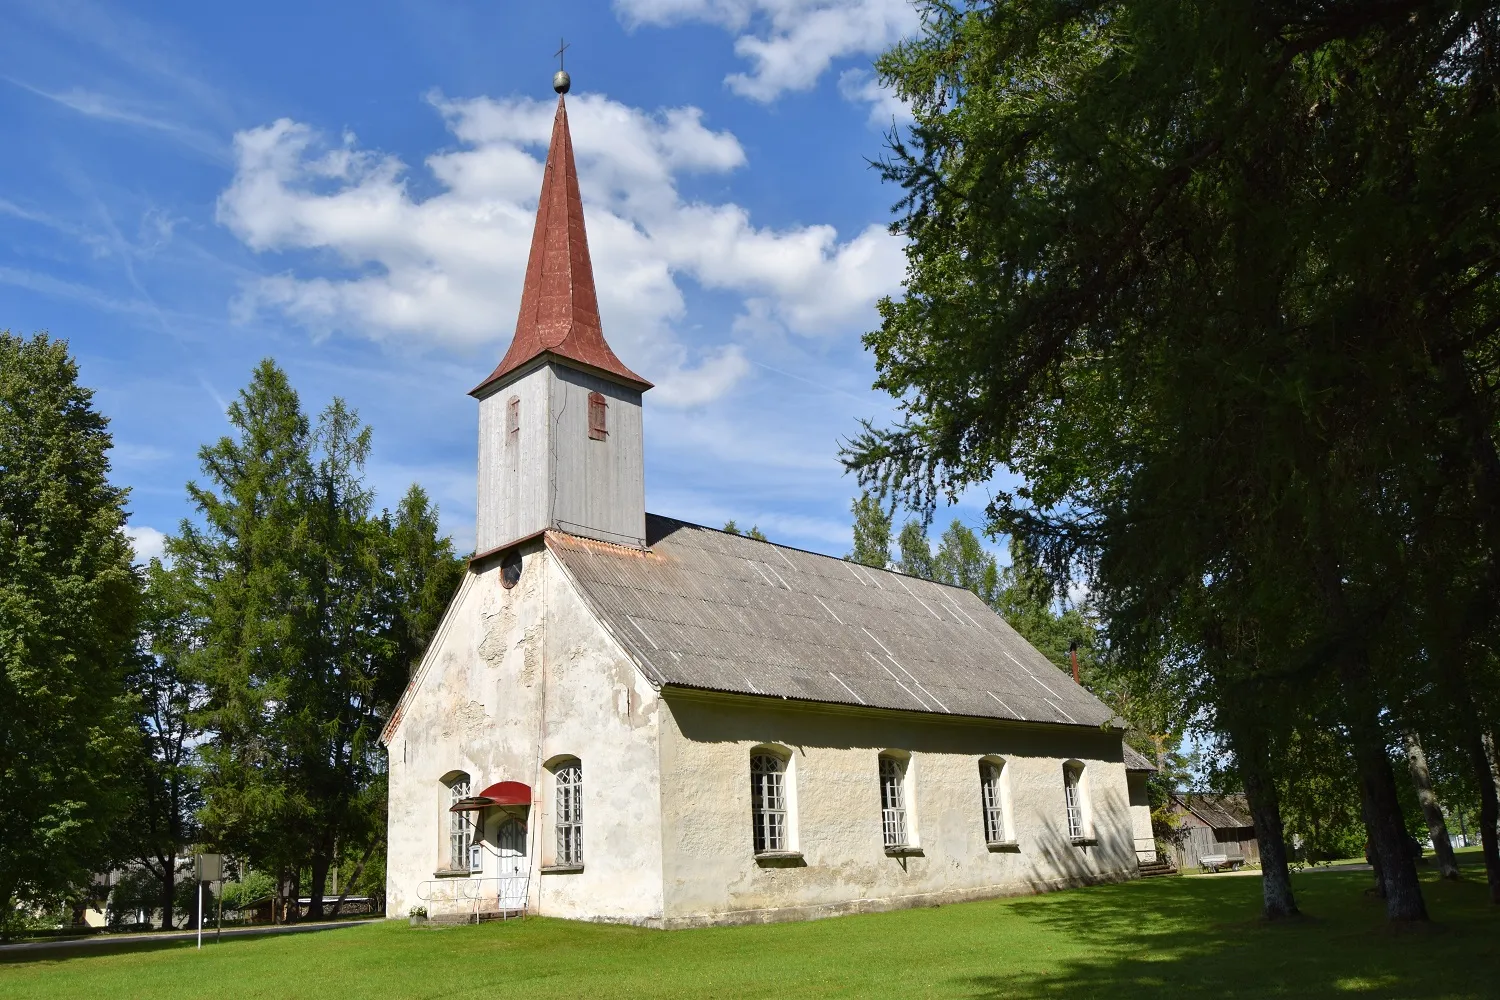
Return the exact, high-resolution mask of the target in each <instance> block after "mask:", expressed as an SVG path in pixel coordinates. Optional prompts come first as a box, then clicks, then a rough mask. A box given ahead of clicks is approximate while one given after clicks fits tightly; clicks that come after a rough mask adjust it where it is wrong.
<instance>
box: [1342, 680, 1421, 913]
mask: <svg viewBox="0 0 1500 1000" xmlns="http://www.w3.org/2000/svg"><path fill="white" fill-rule="evenodd" d="M1342 659H1343V662H1342V663H1341V664H1340V671H1339V673H1340V681H1341V682H1342V686H1343V688H1344V696H1345V707H1346V711H1347V713H1348V719H1347V721H1348V725H1349V735H1350V736H1351V737H1352V742H1353V744H1354V746H1353V749H1354V759H1355V763H1356V765H1357V767H1358V770H1359V781H1360V788H1361V790H1362V792H1363V795H1362V796H1361V798H1362V799H1363V801H1364V805H1365V812H1366V816H1367V817H1368V822H1369V831H1370V846H1371V847H1372V848H1373V849H1374V853H1375V854H1376V855H1377V856H1378V857H1379V859H1380V864H1379V871H1380V875H1381V881H1382V884H1383V885H1384V887H1385V912H1386V917H1387V918H1388V919H1390V920H1392V921H1400V922H1403V923H1404V922H1415V921H1425V920H1426V919H1427V904H1426V903H1425V902H1424V901H1423V899H1422V886H1421V884H1420V883H1419V882H1418V881H1417V866H1416V859H1415V858H1413V857H1412V855H1411V849H1410V847H1409V846H1408V843H1407V835H1406V824H1405V822H1404V821H1403V819H1402V815H1401V801H1400V799H1399V798H1398V796H1397V792H1396V772H1395V770H1394V769H1393V768H1392V767H1391V758H1390V756H1389V755H1388V754H1387V753H1386V744H1385V735H1384V733H1382V732H1381V728H1380V713H1379V703H1378V701H1377V699H1376V698H1375V694H1374V692H1373V691H1372V690H1371V689H1370V685H1369V677H1368V672H1367V664H1366V662H1365V655H1364V653H1363V651H1355V650H1349V651H1346V652H1345V653H1344V655H1343V657H1342Z"/></svg>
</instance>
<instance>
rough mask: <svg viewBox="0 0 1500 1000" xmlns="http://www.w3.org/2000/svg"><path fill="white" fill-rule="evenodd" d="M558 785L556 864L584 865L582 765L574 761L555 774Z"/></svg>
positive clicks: (560, 768)
mask: <svg viewBox="0 0 1500 1000" xmlns="http://www.w3.org/2000/svg"><path fill="white" fill-rule="evenodd" d="M554 777H555V780H556V782H557V863H558V864H560V865H581V864H583V765H582V764H580V763H578V762H577V761H575V762H573V763H571V764H565V765H563V766H562V767H559V768H558V769H557V771H556V772H554Z"/></svg>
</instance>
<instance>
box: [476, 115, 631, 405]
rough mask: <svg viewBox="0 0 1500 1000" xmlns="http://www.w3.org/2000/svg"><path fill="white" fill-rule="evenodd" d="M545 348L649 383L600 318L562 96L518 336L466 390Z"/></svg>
mask: <svg viewBox="0 0 1500 1000" xmlns="http://www.w3.org/2000/svg"><path fill="white" fill-rule="evenodd" d="M542 354H554V355H556V356H558V357H559V358H564V359H566V360H569V361H574V362H577V363H578V364H580V365H582V366H584V367H585V368H590V369H594V370H595V371H598V372H599V373H601V374H603V375H606V376H612V377H614V378H616V379H618V380H620V381H622V382H626V383H628V384H630V385H631V386H633V387H635V388H638V389H642V390H644V389H649V388H651V383H650V382H647V381H646V380H645V379H643V378H641V377H640V376H639V375H637V374H636V373H635V372H633V371H631V370H630V369H629V368H626V367H625V365H624V363H623V362H621V361H620V359H619V358H617V357H615V352H614V351H612V350H610V349H609V344H607V343H606V342H605V340H604V330H603V328H602V327H601V326H600V324H599V298H598V296H597V295H596V294H595V292H594V267H593V265H592V264H591V263H590V262H589V242H588V236H587V234H586V233H585V232H584V229H583V199H582V197H581V196H580V195H579V193H578V168H577V167H575V166H574V164H573V138H572V136H570V135H569V134H568V109H567V105H566V104H564V103H563V99H562V97H561V95H559V96H558V98H557V117H556V118H554V119H553V121H552V145H551V146H550V147H549V148H548V149H547V166H546V169H545V171H544V173H543V174H542V197H541V201H540V202H539V203H538V204H537V207H536V229H535V230H533V231H532V234H531V256H530V257H529V258H528V259H527V261H526V284H525V286H524V287H523V288H522V289H521V315H520V317H519V318H518V319H517V320H516V336H515V339H514V340H512V341H511V342H510V350H508V351H506V352H505V357H504V358H503V359H502V360H501V362H500V364H499V366H498V367H497V368H496V369H495V370H494V371H493V372H491V373H490V375H489V377H488V378H486V379H485V380H484V381H483V382H481V383H479V385H478V386H476V387H475V388H474V389H473V391H471V392H470V393H469V395H471V396H477V395H480V394H481V393H482V392H483V390H484V389H485V388H486V387H488V386H489V385H490V384H491V383H492V382H494V381H495V380H496V379H499V378H503V377H504V376H505V375H507V374H509V373H510V372H513V371H515V370H516V369H518V368H520V367H521V366H522V365H524V364H526V363H527V362H528V361H530V360H532V359H533V358H536V357H538V356H539V355H542Z"/></svg>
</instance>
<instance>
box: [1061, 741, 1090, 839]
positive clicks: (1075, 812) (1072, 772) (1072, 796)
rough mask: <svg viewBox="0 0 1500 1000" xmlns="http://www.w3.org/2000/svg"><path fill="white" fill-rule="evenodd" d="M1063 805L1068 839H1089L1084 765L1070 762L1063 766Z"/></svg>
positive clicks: (1074, 761)
mask: <svg viewBox="0 0 1500 1000" xmlns="http://www.w3.org/2000/svg"><path fill="white" fill-rule="evenodd" d="M1063 804H1064V806H1065V808H1066V810H1067V821H1068V839H1069V840H1084V839H1087V837H1088V799H1087V796H1085V795H1084V788H1083V764H1082V763H1080V762H1078V761H1076V760H1070V761H1066V762H1065V763H1064V764H1063Z"/></svg>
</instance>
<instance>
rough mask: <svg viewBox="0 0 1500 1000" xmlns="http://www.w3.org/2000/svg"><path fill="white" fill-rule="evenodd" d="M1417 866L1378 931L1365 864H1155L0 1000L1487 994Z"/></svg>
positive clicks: (294, 950)
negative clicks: (881, 909) (1201, 873)
mask: <svg viewBox="0 0 1500 1000" xmlns="http://www.w3.org/2000/svg"><path fill="white" fill-rule="evenodd" d="M1474 875H1475V873H1473V872H1472V871H1471V872H1470V876H1469V877H1470V880H1469V881H1466V882H1461V883H1457V884H1453V883H1440V882H1437V881H1434V880H1432V878H1431V876H1430V875H1424V878H1425V879H1426V880H1427V881H1426V882H1425V885H1424V888H1425V890H1426V893H1427V900H1428V906H1429V907H1430V909H1431V911H1432V915H1433V917H1434V925H1433V926H1432V927H1429V928H1421V929H1417V930H1404V931H1402V930H1393V929H1391V928H1389V927H1387V926H1386V924H1385V921H1384V915H1383V906H1382V904H1381V903H1380V901H1379V900H1376V899H1374V898H1373V897H1369V896H1366V895H1365V894H1364V889H1365V888H1366V886H1368V884H1369V881H1370V879H1369V875H1368V874H1367V873H1363V872H1358V873H1338V872H1322V873H1302V874H1298V875H1296V876H1294V885H1295V888H1296V891H1297V893H1298V898H1299V901H1300V903H1301V904H1302V907H1303V910H1304V911H1305V912H1306V914H1307V916H1306V917H1304V918H1303V919H1301V920H1298V921H1295V922H1291V923H1288V924H1277V925H1267V924H1263V923H1261V922H1260V920H1259V919H1258V918H1257V916H1256V914H1257V913H1258V902H1259V894H1260V880H1259V879H1255V878H1223V879H1156V880H1150V881H1143V882H1131V883H1126V884H1123V885H1111V886H1098V887H1094V888H1089V889H1077V890H1072V891H1069V892H1059V893H1053V894H1051V895H1047V896H1033V897H1026V898H1020V899H1008V900H996V901H992V902H983V903H966V904H963V905H958V906H944V907H937V908H931V909H919V910H905V911H901V912H896V913H882V914H872V915H868V916H859V917H844V918H840V919H834V920H821V921H815V922H812V923H802V924H771V925H763V926H754V927H725V928H711V929H707V930H697V931H674V932H670V933H665V932H661V931H645V930H639V929H636V928H631V927H610V926H603V925H593V924H577V923H568V922H565V921H560V920H543V919H535V918H533V919H529V920H524V921H513V922H510V923H506V924H500V923H494V924H483V925H481V926H477V927H453V928H447V929H414V928H410V927H408V926H406V924H405V923H404V922H389V923H384V924H377V925H368V926H363V927H350V928H341V929H338V930H332V931H322V932H317V933H309V934H302V935H287V936H282V937H264V938H241V939H238V940H231V939H226V940H225V941H224V943H222V944H220V945H217V946H205V947H204V949H203V951H202V952H201V953H200V952H196V951H194V950H193V948H192V945H191V943H184V944H174V943H169V942H153V943H151V944H150V945H149V946H147V947H136V948H129V949H127V948H126V947H125V946H123V945H122V946H119V947H118V948H114V949H111V948H108V947H107V946H106V947H104V948H102V949H97V950H96V949H89V950H84V949H76V950H71V951H70V952H68V953H57V952H54V953H51V954H45V955H35V954H33V955H28V956H25V957H20V956H17V955H8V956H5V957H3V958H0V996H4V997H69V998H71V997H84V996H96V997H109V998H111V1000H116V998H123V997H152V998H172V997H206V996H224V997H234V998H236V1000H239V998H247V1000H248V998H254V997H333V998H345V997H378V998H380V1000H394V998H399V997H433V998H438V997H441V998H453V997H469V996H472V997H487V998H488V997H502V998H503V997H522V996H525V997H535V996H545V997H549V998H556V997H587V998H590V1000H602V998H607V997H715V998H718V997H766V998H777V1000H781V998H811V997H879V996H897V997H971V998H989V997H1034V996H1059V997H1079V996H1109V997H1155V996H1161V997H1174V998H1178V997H1263V996H1299V997H1304V996H1305V997H1313V996H1316V997H1326V996H1356V997H1377V996H1382V997H1383V996H1392V997H1394V996H1400V997H1493V996H1496V995H1497V994H1500V934H1497V932H1500V913H1495V912H1492V911H1491V907H1490V906H1489V904H1488V903H1487V902H1486V892H1485V888H1484V885H1483V884H1482V882H1480V881H1479V880H1477V879H1475V878H1474Z"/></svg>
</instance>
